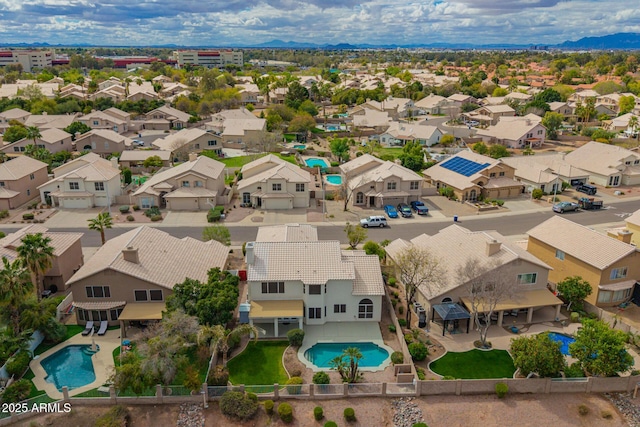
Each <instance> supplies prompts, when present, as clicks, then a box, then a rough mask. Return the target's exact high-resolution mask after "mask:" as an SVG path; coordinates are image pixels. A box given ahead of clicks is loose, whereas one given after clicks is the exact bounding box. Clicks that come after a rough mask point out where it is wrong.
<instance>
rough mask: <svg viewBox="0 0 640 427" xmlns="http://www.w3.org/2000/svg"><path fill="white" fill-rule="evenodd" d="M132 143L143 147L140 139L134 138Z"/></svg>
mask: <svg viewBox="0 0 640 427" xmlns="http://www.w3.org/2000/svg"><path fill="white" fill-rule="evenodd" d="M133 145H135V146H136V147H144V141H143V140H141V139H134V140H133Z"/></svg>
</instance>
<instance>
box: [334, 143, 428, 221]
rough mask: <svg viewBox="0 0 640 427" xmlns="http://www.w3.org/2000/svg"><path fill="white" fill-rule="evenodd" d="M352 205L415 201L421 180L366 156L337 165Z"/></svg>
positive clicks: (376, 205) (387, 162) (417, 197)
mask: <svg viewBox="0 0 640 427" xmlns="http://www.w3.org/2000/svg"><path fill="white" fill-rule="evenodd" d="M340 171H341V174H342V182H343V183H344V184H343V185H346V186H347V188H348V192H349V193H350V195H351V202H352V203H353V205H354V206H366V207H377V208H381V207H383V206H384V205H396V204H398V203H409V202H410V201H413V200H419V199H420V197H421V196H422V182H423V179H422V177H421V176H420V175H418V174H417V173H415V172H414V171H412V170H410V169H407V168H405V167H403V166H401V165H398V164H396V163H394V162H390V161H383V160H381V159H379V158H377V157H374V156H372V155H370V154H365V155H362V156H360V157H356V158H355V159H353V160H351V161H349V162H347V163H344V164H342V165H340Z"/></svg>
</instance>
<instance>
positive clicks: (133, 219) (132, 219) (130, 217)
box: [127, 215, 136, 222]
mask: <svg viewBox="0 0 640 427" xmlns="http://www.w3.org/2000/svg"><path fill="white" fill-rule="evenodd" d="M135 220H136V219H135V218H134V217H133V215H127V221H129V222H131V221H135Z"/></svg>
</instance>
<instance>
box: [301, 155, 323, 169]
mask: <svg viewBox="0 0 640 427" xmlns="http://www.w3.org/2000/svg"><path fill="white" fill-rule="evenodd" d="M304 163H305V164H306V165H307V166H309V167H310V168H317V167H318V166H320V167H321V168H323V169H326V168H328V167H329V163H327V161H326V160H325V159H320V158H315V157H312V158H309V159H306V160H305V161H304Z"/></svg>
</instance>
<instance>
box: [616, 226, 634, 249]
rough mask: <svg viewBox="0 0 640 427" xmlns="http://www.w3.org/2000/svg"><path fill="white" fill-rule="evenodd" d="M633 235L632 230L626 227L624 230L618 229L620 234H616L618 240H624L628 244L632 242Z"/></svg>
mask: <svg viewBox="0 0 640 427" xmlns="http://www.w3.org/2000/svg"><path fill="white" fill-rule="evenodd" d="M632 235H633V233H632V232H631V231H629V229H627V228H625V229H623V230H620V231H618V235H617V236H616V238H617V239H618V240H620V241H621V242H624V243H626V244H628V245H630V244H631V236H632Z"/></svg>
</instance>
